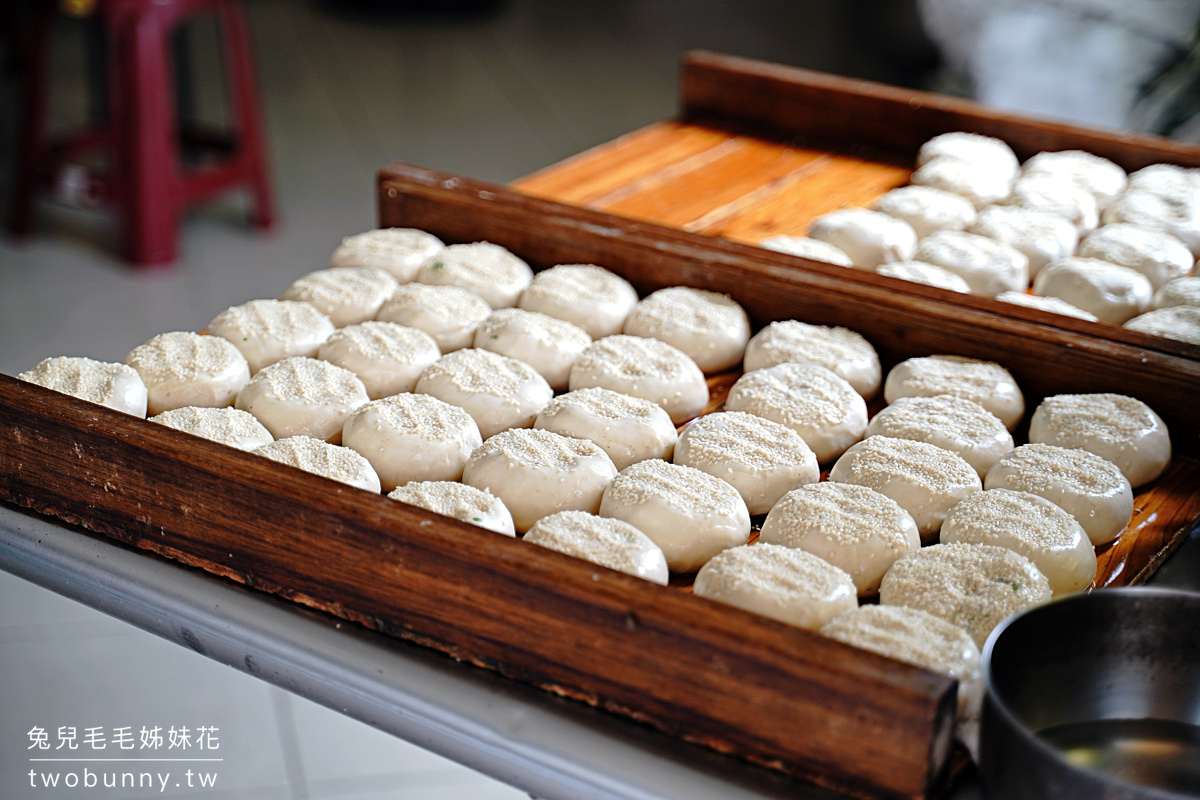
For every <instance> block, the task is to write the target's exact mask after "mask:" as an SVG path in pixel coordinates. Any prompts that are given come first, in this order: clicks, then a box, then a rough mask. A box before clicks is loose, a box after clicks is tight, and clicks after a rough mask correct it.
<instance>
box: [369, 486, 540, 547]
mask: <svg viewBox="0 0 1200 800" xmlns="http://www.w3.org/2000/svg"><path fill="white" fill-rule="evenodd" d="M388 498H390V499H392V500H396V501H398V502H401V503H408V504H409V505H410V506H417V507H418V508H423V509H425V510H426V511H432V512H433V513H435V514H441V515H442V516H443V517H453V518H454V519H458V520H462V521H463V522H469V523H471V524H472V525H478V526H479V527H481V528H487V529H488V530H489V531H494V532H496V533H500V534H504V535H505V536H516V535H517V534H516V530H515V529H514V528H513V521H512V515H511V514H509V513H508V509H507V508H505V507H504V502H503V501H502V500H501V499H500V498H499V497H496V496H495V495H493V494H491V493H489V492H485V491H484V490H482V489H476V488H475V487H474V486H467V485H466V484H465V483H456V482H453V481H413V482H412V483H407V484H405V485H404V486H401V487H399V488H398V489H393V490H392V491H391V492H390V493H388Z"/></svg>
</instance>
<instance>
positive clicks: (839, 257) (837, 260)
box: [758, 234, 854, 267]
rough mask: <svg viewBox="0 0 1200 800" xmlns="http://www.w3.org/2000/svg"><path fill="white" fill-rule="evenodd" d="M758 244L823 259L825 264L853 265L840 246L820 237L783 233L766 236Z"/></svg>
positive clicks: (790, 253) (806, 256)
mask: <svg viewBox="0 0 1200 800" xmlns="http://www.w3.org/2000/svg"><path fill="white" fill-rule="evenodd" d="M758 246H759V247H763V248H766V249H767V250H774V251H775V252H777V253H787V254H789V255H793V256H800V257H801V258H808V259H811V260H813V261H824V262H825V263H826V264H834V265H835V266H839V267H853V266H854V262H852V261H851V260H850V256H848V255H846V253H845V252H844V251H842V250H841V248H838V247H835V246H834V245H832V244H830V243H829V242H822V241H821V240H820V239H813V238H812V237H810V236H788V235H784V234H781V235H779V236H768V237H767V238H766V239H762V240H760V241H759V243H758Z"/></svg>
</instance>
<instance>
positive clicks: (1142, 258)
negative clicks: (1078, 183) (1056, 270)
mask: <svg viewBox="0 0 1200 800" xmlns="http://www.w3.org/2000/svg"><path fill="white" fill-rule="evenodd" d="M1079 255H1080V256H1081V257H1083V258H1098V259H1100V260H1101V261H1107V262H1109V263H1110V264H1120V265H1121V266H1123V267H1129V268H1130V269H1135V270H1137V271H1138V272H1140V273H1142V274H1143V275H1145V276H1146V279H1147V280H1149V281H1150V285H1151V286H1153V287H1154V289H1155V290H1156V291H1157V290H1158V289H1159V288H1161V287H1162V285H1163V284H1164V283H1166V282H1168V281H1172V280H1175V279H1176V278H1183V277H1186V276H1188V275H1191V274H1192V267H1193V265H1194V264H1195V261H1196V257H1195V256H1193V255H1192V251H1191V250H1188V249H1187V247H1185V246H1184V244H1183V242H1181V241H1179V240H1178V239H1176V238H1175V237H1174V236H1172V235H1171V234H1169V233H1167V232H1166V231H1159V230H1151V229H1148V228H1139V227H1137V226H1136V225H1129V224H1125V223H1116V224H1113V225H1104V226H1102V227H1100V228H1097V229H1096V230H1094V231H1092V232H1091V233H1089V234H1088V235H1087V238H1086V239H1084V240H1083V242H1081V243H1080V245H1079Z"/></svg>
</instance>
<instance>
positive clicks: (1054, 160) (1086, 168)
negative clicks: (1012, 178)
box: [1021, 150, 1129, 211]
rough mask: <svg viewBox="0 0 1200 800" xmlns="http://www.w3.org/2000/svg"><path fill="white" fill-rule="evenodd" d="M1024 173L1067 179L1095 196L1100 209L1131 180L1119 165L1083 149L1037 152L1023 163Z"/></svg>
mask: <svg viewBox="0 0 1200 800" xmlns="http://www.w3.org/2000/svg"><path fill="white" fill-rule="evenodd" d="M1021 173H1022V174H1023V175H1053V176H1056V177H1058V178H1062V179H1065V180H1068V181H1070V182H1071V183H1074V184H1075V185H1076V186H1078V187H1079V188H1080V189H1083V190H1085V191H1087V192H1089V193H1090V194H1091V195H1092V196H1093V197H1095V198H1096V204H1097V205H1098V206H1099V207H1100V210H1101V211H1103V210H1104V209H1105V208H1106V207H1107V206H1108V204H1109V203H1111V202H1112V201H1113V200H1115V199H1116V198H1117V197H1118V196H1119V195H1120V194H1121V192H1123V191H1124V190H1125V184H1126V183H1127V182H1128V180H1129V178H1128V176H1127V175H1126V174H1125V170H1123V169H1121V167H1119V166H1118V165H1116V164H1114V163H1113V162H1111V161H1109V160H1108V159H1107V158H1101V157H1100V156H1097V155H1093V154H1092V153H1088V152H1085V151H1083V150H1060V151H1058V152H1042V153H1038V154H1037V155H1034V156H1032V157H1030V159H1029V160H1028V161H1026V162H1025V163H1024V164H1022V165H1021Z"/></svg>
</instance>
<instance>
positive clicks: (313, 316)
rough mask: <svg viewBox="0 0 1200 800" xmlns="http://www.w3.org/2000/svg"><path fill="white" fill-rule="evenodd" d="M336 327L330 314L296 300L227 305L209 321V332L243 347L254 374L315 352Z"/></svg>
mask: <svg viewBox="0 0 1200 800" xmlns="http://www.w3.org/2000/svg"><path fill="white" fill-rule="evenodd" d="M333 331H334V326H333V323H332V322H331V321H330V320H329V317H327V316H325V315H324V314H322V313H321V312H320V311H318V310H317V309H316V308H315V307H314V306H312V305H311V304H309V303H301V302H297V301H294V300H251V301H250V302H248V303H243V304H242V305H240V306H232V307H230V308H227V309H225V310H224V311H222V312H221V313H220V314H217V316H215V317H213V320H212V322H210V323H208V333H210V334H212V335H214V336H220V337H221V338H223V339H228V340H229V341H231V342H233V345H234V347H236V348H237V349H238V350H241V351H242V355H243V356H245V357H246V363H247V364H249V365H250V374H251V375H253V374H254V373H256V372H258V371H259V370H260V369H262V368H263V367H265V366H268V365H270V364H274V363H275V362H276V361H282V360H283V359H285V358H291V357H293V356H315V355H316V354H317V350H318V349H320V347H321V344H322V343H324V341H325V340H326V339H328V338H329V336H330V334H332V333H333Z"/></svg>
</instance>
